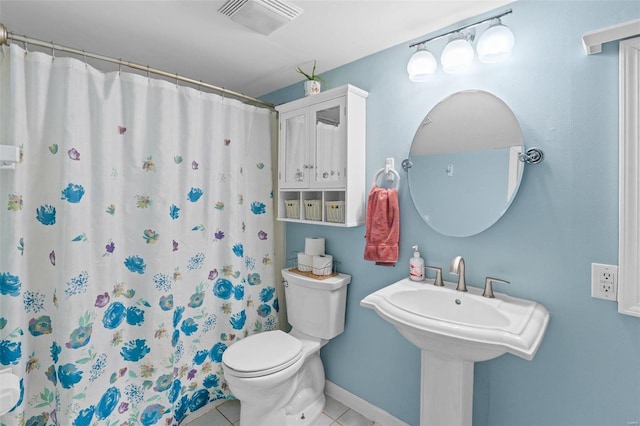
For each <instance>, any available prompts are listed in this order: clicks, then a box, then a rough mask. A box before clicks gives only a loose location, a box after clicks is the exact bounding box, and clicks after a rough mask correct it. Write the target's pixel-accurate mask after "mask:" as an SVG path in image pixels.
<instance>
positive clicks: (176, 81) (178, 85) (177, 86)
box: [176, 73, 179, 88]
mask: <svg viewBox="0 0 640 426" xmlns="http://www.w3.org/2000/svg"><path fill="white" fill-rule="evenodd" d="M178 87H179V85H178V73H176V88H178Z"/></svg>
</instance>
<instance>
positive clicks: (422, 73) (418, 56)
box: [407, 44, 438, 83]
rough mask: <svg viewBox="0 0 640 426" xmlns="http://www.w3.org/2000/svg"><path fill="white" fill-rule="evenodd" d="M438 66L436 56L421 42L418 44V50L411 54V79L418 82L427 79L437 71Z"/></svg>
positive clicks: (408, 65)
mask: <svg viewBox="0 0 640 426" xmlns="http://www.w3.org/2000/svg"><path fill="white" fill-rule="evenodd" d="M437 67H438V62H437V61H436V57H435V56H433V53H431V52H430V51H429V50H427V46H425V45H424V44H420V45H418V50H416V52H415V53H414V54H413V55H411V59H409V63H408V64H407V72H408V73H409V79H410V80H411V81H415V82H416V83H420V82H422V81H427V80H429V79H430V78H431V77H432V76H433V74H434V73H435V72H436V68H437Z"/></svg>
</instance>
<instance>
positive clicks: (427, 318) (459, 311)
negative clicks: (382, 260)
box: [360, 278, 549, 426]
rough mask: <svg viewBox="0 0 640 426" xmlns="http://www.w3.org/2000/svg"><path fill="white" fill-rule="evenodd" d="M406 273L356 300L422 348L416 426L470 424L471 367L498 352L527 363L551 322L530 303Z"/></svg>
mask: <svg viewBox="0 0 640 426" xmlns="http://www.w3.org/2000/svg"><path fill="white" fill-rule="evenodd" d="M468 289H469V291H468V292H466V293H464V292H459V291H456V290H455V284H453V283H448V282H445V286H444V287H437V286H434V285H433V281H432V280H431V281H430V280H426V281H423V282H414V281H411V280H410V279H408V278H406V279H403V280H400V281H398V282H396V283H394V284H391V285H389V286H387V287H384V288H382V289H380V290H378V291H376V292H375V293H372V294H370V295H368V296H367V297H365V298H364V299H362V301H361V302H360V305H361V306H364V307H366V308H370V309H373V310H374V311H376V312H377V313H378V315H380V316H381V317H382V318H383V319H385V320H387V321H388V322H390V323H391V324H393V325H394V326H395V327H396V329H397V330H398V331H399V332H400V334H402V335H403V336H404V337H405V338H407V339H408V340H409V341H410V342H411V343H413V344H414V345H416V346H418V347H419V348H420V349H421V350H422V378H421V402H420V425H421V426H438V425H447V426H455V425H460V426H471V416H472V408H473V407H472V404H473V366H474V363H475V362H477V361H487V360H490V359H493V358H496V357H498V356H500V355H502V354H504V353H510V354H513V355H516V356H518V357H521V358H524V359H526V360H529V361H530V360H532V359H533V357H534V355H535V353H536V351H537V350H538V347H539V346H540V343H541V342H542V338H543V337H544V334H545V331H546V329H547V324H548V323H549V312H548V311H547V310H546V309H545V308H544V307H543V306H541V305H539V304H538V303H536V302H532V301H528V300H524V299H518V298H515V297H510V296H507V295H505V294H501V293H496V297H495V298H494V299H489V298H486V297H482V290H481V289H479V288H475V287H469V288H468Z"/></svg>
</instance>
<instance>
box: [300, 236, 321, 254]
mask: <svg viewBox="0 0 640 426" xmlns="http://www.w3.org/2000/svg"><path fill="white" fill-rule="evenodd" d="M304 254H308V255H309V256H320V255H322V254H324V238H321V237H307V238H305V240H304Z"/></svg>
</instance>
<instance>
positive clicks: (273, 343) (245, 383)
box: [222, 269, 351, 426]
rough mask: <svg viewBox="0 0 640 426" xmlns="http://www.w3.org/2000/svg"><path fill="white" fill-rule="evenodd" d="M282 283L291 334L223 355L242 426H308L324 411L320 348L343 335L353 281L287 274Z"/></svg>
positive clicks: (263, 337) (261, 336)
mask: <svg viewBox="0 0 640 426" xmlns="http://www.w3.org/2000/svg"><path fill="white" fill-rule="evenodd" d="M282 277H283V278H284V286H285V289H284V291H285V297H286V300H287V316H288V319H289V323H290V324H291V326H292V330H291V332H289V333H288V334H287V333H284V332H282V331H280V330H274V331H267V332H264V333H258V334H254V335H252V336H249V337H247V338H246V339H243V340H240V341H238V342H236V343H234V344H233V345H231V346H229V348H228V349H227V350H226V351H225V352H224V354H223V355H222V368H223V370H224V377H225V379H226V380H227V384H228V385H229V389H231V392H232V393H233V395H234V396H235V397H236V398H238V399H239V400H240V426H292V425H309V424H311V423H313V422H314V421H315V420H316V419H317V418H318V416H320V414H321V413H322V410H323V409H324V403H325V398H324V367H323V366H322V361H321V360H320V348H321V347H322V346H324V345H325V344H326V343H327V342H328V341H329V339H332V338H333V337H335V336H337V335H339V334H340V333H342V332H343V331H344V316H345V308H346V301H347V284H349V282H351V276H350V275H345V274H338V275H337V276H335V277H331V278H327V279H325V280H315V279H313V278H308V277H306V276H303V275H300V274H296V273H293V272H290V271H289V270H287V269H283V270H282Z"/></svg>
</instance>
